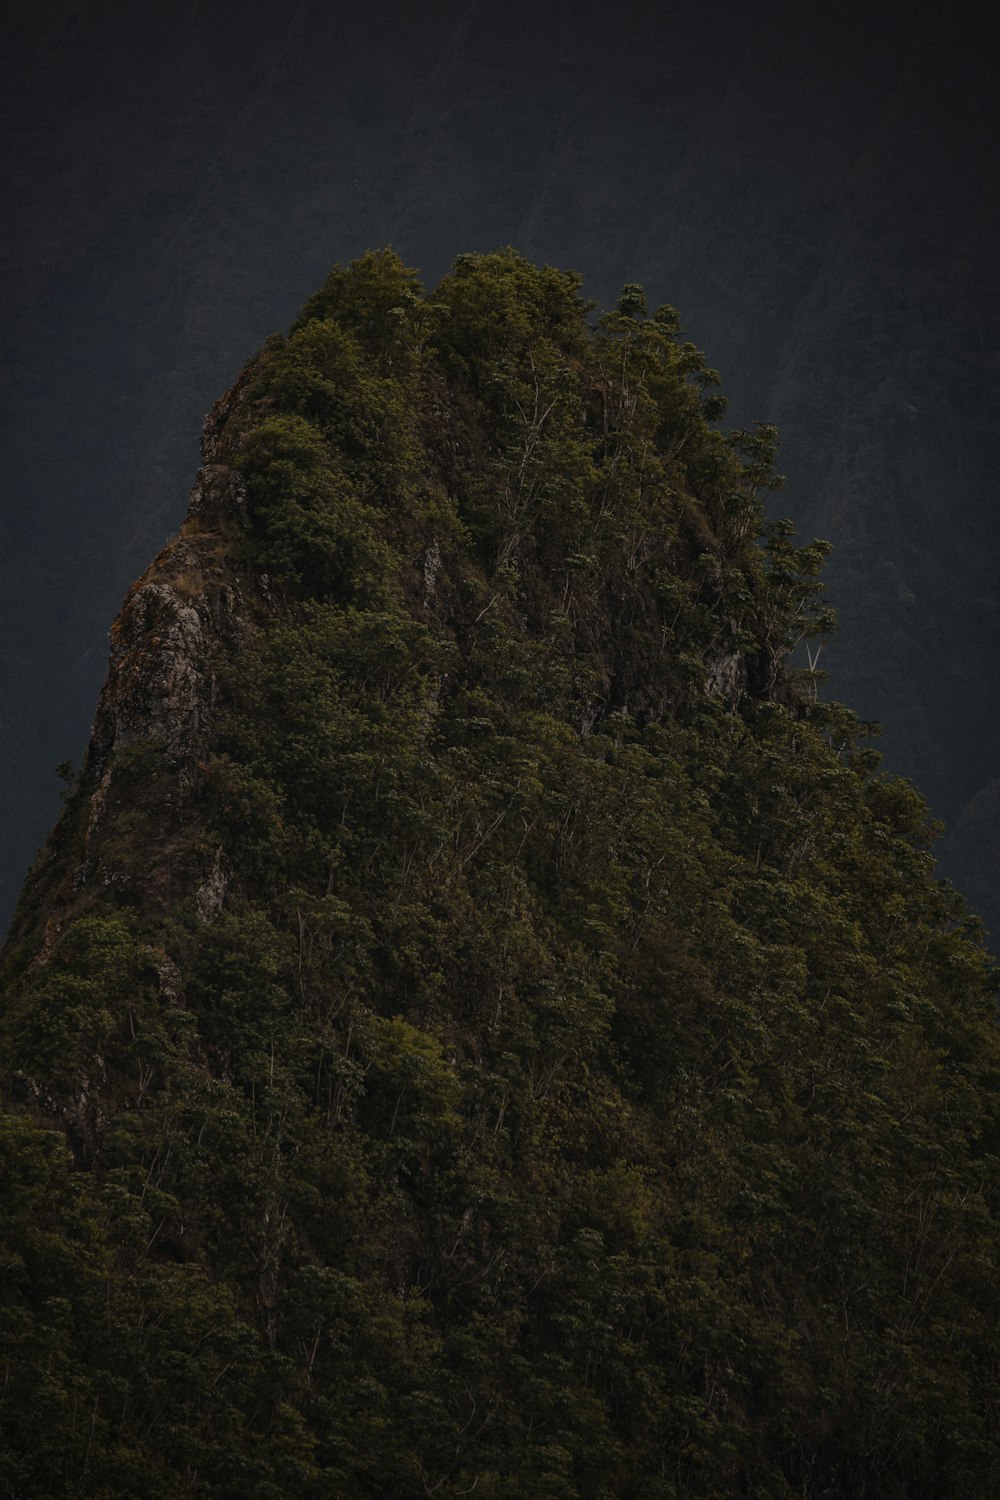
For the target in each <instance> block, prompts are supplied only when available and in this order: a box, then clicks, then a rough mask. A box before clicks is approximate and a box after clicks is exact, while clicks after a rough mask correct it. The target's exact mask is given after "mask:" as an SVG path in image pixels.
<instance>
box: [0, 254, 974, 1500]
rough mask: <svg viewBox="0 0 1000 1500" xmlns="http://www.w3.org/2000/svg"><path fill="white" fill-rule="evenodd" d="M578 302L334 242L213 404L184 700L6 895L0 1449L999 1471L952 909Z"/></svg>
mask: <svg viewBox="0 0 1000 1500" xmlns="http://www.w3.org/2000/svg"><path fill="white" fill-rule="evenodd" d="M590 311H591V309H590V308H589V307H588V306H587V304H585V303H584V302H583V301H582V300H581V298H580V294H579V283H578V280H577V278H576V277H574V276H573V275H570V274H567V273H563V272H559V271H555V270H552V269H550V268H545V269H543V270H538V269H536V268H534V267H532V266H531V265H529V264H528V263H527V262H526V261H524V260H523V259H521V258H520V257H519V256H517V255H516V254H514V253H513V252H504V253H499V254H495V255H489V256H463V257H460V259H459V260H458V261H457V262H456V265H455V267H454V270H453V271H452V273H451V274H450V275H449V276H447V277H446V278H445V280H444V281H443V282H442V283H441V285H439V286H438V287H437V288H436V290H435V291H434V292H433V294H431V295H430V296H425V295H424V294H423V292H422V291H421V288H420V287H419V285H418V283H417V281H416V278H415V277H414V276H413V275H412V273H410V272H409V271H407V270H406V268H405V267H404V266H402V265H401V264H400V262H399V261H398V260H397V259H396V258H395V257H394V256H393V255H392V254H391V253H388V252H387V253H382V254H372V255H369V256H366V257H364V258H363V259H362V260H361V261H359V262H356V263H355V264H354V265H353V266H351V267H350V268H349V269H348V270H346V271H341V270H337V271H335V272H334V273H333V274H332V275H331V277H330V278H329V280H328V282H327V283H326V285H325V286H324V287H323V288H322V289H321V291H320V292H319V293H318V294H317V295H316V296H315V297H314V298H313V299H312V300H311V301H310V302H309V303H308V304H307V306H306V308H305V309H304V311H303V314H302V316H301V317H300V319H299V321H298V323H297V324H296V325H295V327H294V328H293V330H292V332H291V334H290V336H289V337H288V339H287V340H282V339H275V340H273V341H272V342H271V344H270V345H269V346H268V348H267V349H266V351H265V352H264V355H263V358H262V360H261V361H260V363H259V365H258V366H257V367H256V368H255V371H254V373H253V378H252V380H251V381H250V382H249V383H248V385H247V386H246V388H245V389H244V390H243V391H242V393H241V395H240V397H239V399H238V400H236V401H235V402H234V404H233V407H232V410H231V413H230V415H229V419H228V427H227V428H226V433H225V443H226V444H227V448H226V452H227V454H228V462H230V463H232V464H233V465H234V466H235V467H236V469H237V470H238V471H239V473H240V475H241V477H242V484H243V486H244V490H243V494H244V503H243V505H242V507H241V511H240V513H239V514H237V513H236V512H234V514H233V516H232V517H231V520H230V528H231V530H230V535H229V538H228V544H229V545H230V546H231V548H232V561H231V563H230V567H231V570H232V575H233V578H234V579H235V580H237V581H238V584H239V588H240V590H241V591H242V597H243V598H244V599H245V601H246V604H245V609H246V621H245V629H244V631H243V633H242V635H241V637H240V640H239V646H238V648H236V647H233V646H231V645H230V646H223V645H222V644H220V647H219V660H218V663H217V666H218V680H219V697H218V701H217V703H216V704H215V705H214V707H213V715H214V717H213V721H212V723H213V727H212V741H211V747H210V753H208V754H207V755H204V756H202V757H201V759H200V760H199V764H198V771H197V775H196V777H194V779H191V778H188V779H187V780H185V781H184V786H185V788H186V790H185V793H184V796H183V797H178V796H176V795H174V791H175V789H176V785H177V784H178V772H177V766H176V765H175V764H174V763H173V762H172V760H171V757H170V755H169V754H168V753H167V752H166V751H165V749H164V747H163V746H161V745H158V744H157V743H155V742H146V743H139V744H133V745H131V746H129V747H127V749H121V750H119V751H118V753H117V758H116V760H115V762H114V766H113V771H114V775H115V776H116V777H117V782H116V783H115V784H116V785H117V787H118V789H119V790H118V793H117V795H116V797H112V798H110V799H109V798H108V797H107V795H106V785H107V783H106V782H102V783H101V786H102V788H103V790H102V792H101V796H102V798H104V799H105V801H106V802H107V806H108V807H109V808H110V809H111V811H110V813H109V814H108V815H107V817H106V821H105V824H104V825H103V829H102V832H101V834H100V851H99V856H93V855H91V856H90V858H89V863H87V864H86V865H85V866H81V867H80V868H81V869H82V870H84V871H85V873H84V874H83V875H77V876H76V877H74V878H73V879H70V878H68V877H67V876H66V873H65V872H66V871H72V868H73V861H74V860H75V859H78V857H79V849H80V840H81V838H82V836H83V835H82V830H83V828H84V825H85V824H86V822H87V819H88V817H90V818H91V822H93V818H92V815H91V813H90V812H89V809H91V808H92V806H93V800H94V797H95V788H96V777H97V772H96V770H95V769H94V768H93V767H91V768H89V769H85V771H84V773H83V776H82V778H81V782H80V785H79V787H78V789H77V790H76V792H75V793H74V794H73V796H72V797H71V798H70V800H69V804H68V807H67V811H66V813H65V815H64V819H63V823H62V825H61V827H60V830H57V834H56V839H55V842H54V846H53V848H54V853H51V854H50V858H49V864H48V866H47V868H48V869H49V870H50V871H51V869H52V868H56V869H57V870H58V869H63V872H64V873H63V876H62V877H59V878H61V879H62V884H61V885H60V884H59V881H58V879H55V878H54V877H52V876H51V873H50V874H49V875H46V877H45V879H44V880H42V879H39V880H37V881H36V882H35V885H34V886H29V890H28V892H27V894H26V897H25V900H24V902H23V904H22V911H21V914H20V918H19V921H18V923H17V924H16V926H15V931H14V937H13V940H12V943H11V945H10V947H9V949H8V954H7V960H6V979H7V984H6V1000H5V1004H4V1009H3V1016H2V1041H3V1060H4V1080H5V1092H6V1096H7V1099H8V1103H9V1110H8V1113H7V1115H6V1116H5V1117H4V1121H3V1130H4V1135H3V1156H2V1161H3V1185H2V1192H0V1213H2V1215H3V1217H4V1236H5V1237H4V1250H3V1256H4V1270H5V1275H6V1278H7V1281H8V1284H9V1287H10V1292H11V1295H10V1297H9V1299H8V1306H7V1310H6V1312H5V1314H4V1331H3V1332H4V1351H3V1360H4V1380H3V1382H2V1386H3V1394H2V1402H3V1412H4V1421H5V1427H6V1447H5V1451H4V1454H3V1457H2V1458H0V1486H5V1488H0V1493H5V1494H9V1495H10V1496H18V1497H29V1500H42V1497H49V1496H54V1495H67V1496H73V1497H81V1500H82V1497H98V1496H100V1497H110V1496H118V1495H132V1494H142V1495H144V1496H149V1497H154V1500H156V1497H164V1500H167V1497H174V1496H182V1495H198V1496H206V1497H213V1500H214V1497H218V1500H222V1497H232V1500H237V1497H239V1500H244V1497H256V1500H265V1497H277V1496H295V1497H313V1496H315V1497H331V1500H332V1497H338V1500H340V1497H343V1500H352V1497H369V1496H370V1497H375V1496H379V1497H382V1496H386V1497H388V1496H398V1497H410V1496H413V1497H418V1496H424V1495H437V1496H441V1497H448V1496H459V1495H464V1494H470V1493H472V1492H473V1491H474V1492H475V1493H476V1495H477V1496H478V1497H481V1500H486V1497H494V1500H501V1497H502V1500H520V1497H532V1500H534V1497H538V1500H543V1497H545V1500H607V1497H620V1500H626V1497H628V1500H639V1497H642V1500H653V1497H661V1500H670V1497H678V1500H679V1497H681V1496H683V1497H685V1500H693V1497H704V1500H709V1497H718V1496H723V1495H734V1496H737V1495H738V1496H745V1497H759V1500H765V1497H766V1500H780V1497H789V1500H790V1497H792V1496H801V1495H807V1496H813V1497H820V1496H838V1497H845V1500H846V1497H849V1496H850V1497H856V1496H861V1495H870V1496H875V1495H878V1496H880V1497H885V1500H894V1497H895V1500H916V1497H927V1500H930V1497H935V1500H939V1497H944V1496H949V1495H953V1496H957V1495H963V1496H986V1495H988V1494H991V1493H993V1488H992V1485H993V1475H994V1474H995V1471H996V1466H997V1461H998V1458H1000V1451H998V1427H997V1424H998V1416H1000V1413H998V1411H997V1396H996V1392H997V1389H998V1386H997V1374H998V1369H997V1364H998V1345H997V1336H996V1328H997V1324H998V1318H1000V1290H998V1283H997V1276H996V1270H997V1267H996V1249H997V1226H996V1215H997V1209H998V1179H997V1174H996V1165H997V1152H998V1147H1000V1135H998V1127H1000V1120H998V1110H997V1103H998V1092H997V1086H998V1081H1000V1073H998V1061H1000V1049H998V1045H997V1029H996V1018H995V995H994V988H993V984H992V980H991V976H990V973H989V970H988V966H987V963H986V960H985V958H984V955H983V952H982V950H981V948H980V946H979V945H978V943H977V941H976V931H975V926H974V924H973V923H971V922H970V921H969V920H968V919H967V917H966V915H965V913H964V910H963V908H962V905H961V902H960V901H959V899H958V898H957V897H956V896H955V895H954V893H953V892H952V891H951V890H950V889H949V888H948V887H946V886H945V885H943V884H941V883H939V882H937V881H936V880H935V878H934V871H933V865H932V861H931V857H930V854H929V852H928V848H927V844H928V835H927V830H926V827H925V810H924V807H923V805H922V803H921V802H920V799H919V798H918V797H917V795H916V794H915V793H914V792H913V790H912V789H911V788H910V787H909V786H908V785H906V784H904V783H900V782H894V781H891V780H886V779H883V778H882V777H880V776H879V774H878V769H877V767H878V760H877V756H875V755H874V753H873V752H872V751H871V750H870V749H868V748H866V747H865V744H864V741H863V739H862V737H861V736H860V731H859V726H858V725H857V724H856V723H855V721H854V720H853V719H852V717H851V715H850V714H848V713H847V712H846V711H845V710H842V709H839V708H836V707H833V706H829V705H825V704H823V703H821V702H818V701H817V694H816V685H815V678H814V676H813V675H812V674H808V673H805V674H802V673H800V674H798V678H797V679H796V678H795V674H792V673H791V671H790V669H789V668H788V667H787V664H786V658H787V655H788V653H789V651H790V650H791V649H792V648H793V647H794V646H795V645H796V644H797V643H798V641H799V640H800V639H801V638H802V637H803V636H809V635H813V634H816V633H822V632H824V631H825V630H827V629H828V628H829V625H830V620H829V617H828V614H827V612H826V611H825V610H824V607H823V604H822V598H821V591H820V584H819V582H818V572H819V569H820V566H821V562H822V557H823V551H824V549H823V547H822V545H821V544H815V545H813V546H812V547H807V548H802V549H800V548H796V547H795V545H794V544H793V541H792V539H791V537H790V534H789V529H788V528H787V527H786V526H784V525H781V524H771V525H770V526H765V521H764V515H763V510H762V504H761V497H762V496H763V495H764V494H765V493H766V492H767V491H768V490H769V489H771V488H773V487H775V486H776V484H777V479H776V476H775V475H774V472H773V463H774V453H775V441H774V434H773V432H772V431H771V430H770V429H767V428H757V429H754V430H753V431H751V432H737V433H732V434H728V435H727V434H725V433H723V432H722V431H721V430H720V429H719V427H718V426H717V425H716V423H717V420H718V418H719V417H720V416H721V415H722V411H723V403H722V399H721V397H720V396H719V395H718V393H717V377H716V376H715V374H714V372H713V371H711V370H708V369H706V367H705V365H704V362H703V360H702V359H701V356H700V355H699V354H698V352H697V350H695V349H694V348H693V347H692V346H690V345H688V344H685V343H683V342H681V340H680V338H679V335H678V330H677V317H676V314H675V313H674V312H673V310H672V309H669V308H661V309H659V310H657V311H656V312H654V313H653V314H652V315H651V316H648V317H647V315H646V312H645V308H644V304H643V300H642V294H641V292H640V290H639V288H637V287H627V288H625V290H624V291H623V293H622V297H621V299H620V302H619V306H618V308H617V310H616V311H614V312H612V313H610V314H607V315H605V316H604V317H603V318H601V319H600V320H599V321H598V322H597V323H596V325H595V326H592V325H591V323H590V322H589V321H588V317H589V313H590ZM762 533H763V535H764V545H763V546H761V545H760V543H759V541H758V538H759V537H760V536H761V534H762ZM157 787H159V788H160V789H161V791H162V793H163V797H164V799H165V800H164V801H163V803H162V808H168V809H172V811H169V812H165V813H162V816H161V813H158V812H157V808H158V807H159V806H160V804H158V803H157V802H156V800H155V799H156V795H157V793H156V790H155V789H156V788H157ZM151 789H152V790H151ZM172 789H174V790H172ZM171 798H172V799H173V800H171ZM103 805H104V804H103V803H102V806H103ZM161 812H162V809H161ZM168 845H169V848H168V847H167V846H168ZM164 860H166V861H167V862H168V863H167V868H168V870H169V871H171V872H172V874H170V876H169V878H167V879H166V880H161V879H157V880H152V879H145V878H144V874H143V872H145V871H147V870H148V869H150V868H152V867H154V866H155V867H157V868H159V866H160V865H161V864H162V863H163V861H164ZM60 862H61V863H60ZM206 890H207V891H209V893H211V892H213V891H215V892H217V897H216V898H215V899H213V900H212V901H209V902H206V898H205V892H206Z"/></svg>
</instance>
